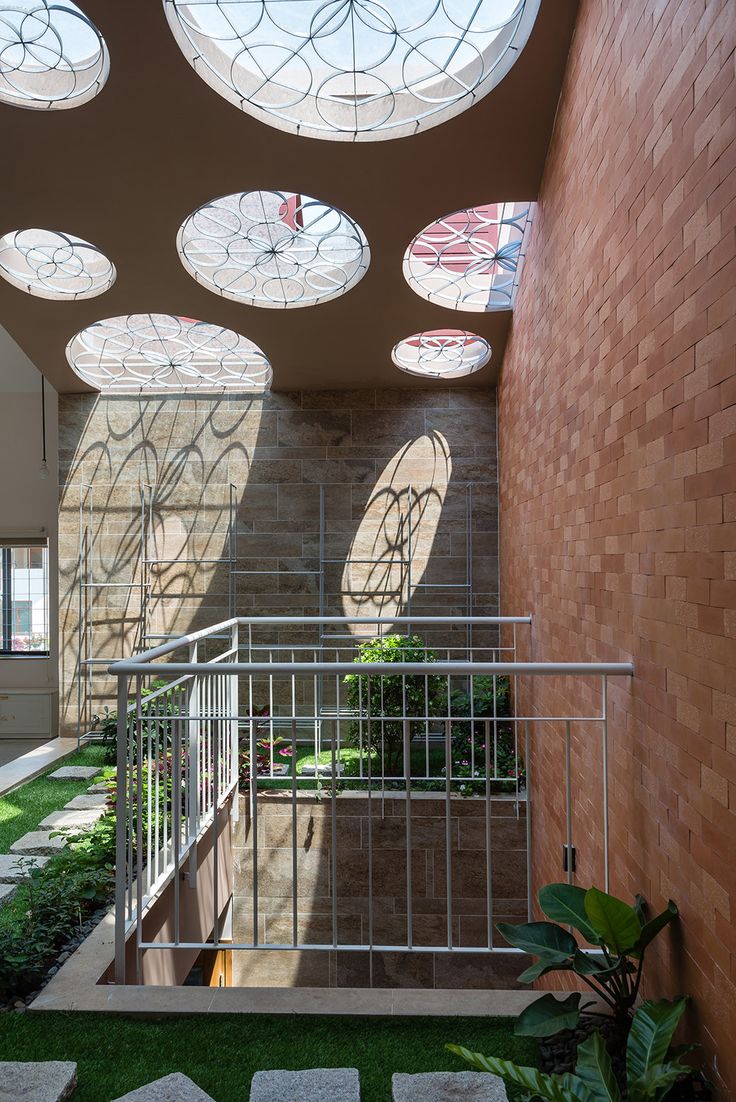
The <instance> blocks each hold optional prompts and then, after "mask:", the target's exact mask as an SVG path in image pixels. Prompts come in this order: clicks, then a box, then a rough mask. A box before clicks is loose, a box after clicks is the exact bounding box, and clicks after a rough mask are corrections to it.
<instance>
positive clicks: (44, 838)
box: [0, 765, 108, 1102]
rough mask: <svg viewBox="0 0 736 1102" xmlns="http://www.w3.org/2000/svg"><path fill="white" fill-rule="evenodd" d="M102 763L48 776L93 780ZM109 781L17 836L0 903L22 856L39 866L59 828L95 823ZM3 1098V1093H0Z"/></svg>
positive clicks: (5, 862)
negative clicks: (19, 836)
mask: <svg viewBox="0 0 736 1102" xmlns="http://www.w3.org/2000/svg"><path fill="white" fill-rule="evenodd" d="M99 774H100V767H99V766H93V765H65V766H63V767H62V768H61V769H57V770H56V771H55V772H54V773H50V774H49V776H50V777H52V778H53V779H54V780H60V781H68V780H77V781H78V780H83V781H87V780H91V779H92V778H93V777H98V776H99ZM106 792H107V785H106V784H93V785H92V786H91V787H90V788H88V789H87V791H86V792H85V793H83V794H82V795H80V796H74V797H73V799H71V800H69V801H68V803H66V804H64V807H63V808H61V809H60V810H59V811H52V812H51V814H50V815H47V816H46V818H45V819H42V820H41V822H40V823H39V824H38V827H37V828H36V830H31V831H29V832H28V833H27V834H24V835H23V836H22V838H18V839H17V840H16V841H15V842H13V843H12V844H11V846H10V853H0V907H2V905H3V904H4V903H7V902H8V901H9V900H10V899H11V898H12V896H13V893H14V892H15V889H16V887H17V886H18V884H19V883H20V882H21V881H22V880H25V879H26V877H27V876H28V873H29V872H30V869H31V866H30V865H28V864H27V863H26V861H24V864H23V866H19V865H18V862H19V861H20V860H22V859H27V861H31V860H32V861H33V862H34V864H35V865H36V866H38V867H41V866H42V865H45V864H46V862H47V861H48V859H49V857H54V856H55V855H56V854H57V853H60V852H61V850H63V848H64V846H65V845H66V840H65V838H64V836H63V835H61V834H58V833H57V831H64V832H71V831H75V832H76V831H79V830H86V829H88V828H89V827H91V826H94V824H95V823H96V822H98V820H99V819H101V818H102V816H103V815H105V814H106V812H107V810H108V806H107V799H106ZM0 1102H2V1094H1V1093H0Z"/></svg>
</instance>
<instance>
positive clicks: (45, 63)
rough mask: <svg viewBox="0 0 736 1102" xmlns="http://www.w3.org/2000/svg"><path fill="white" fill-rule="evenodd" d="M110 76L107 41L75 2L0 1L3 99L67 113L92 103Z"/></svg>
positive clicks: (39, 0) (0, 64) (1, 93)
mask: <svg viewBox="0 0 736 1102" xmlns="http://www.w3.org/2000/svg"><path fill="white" fill-rule="evenodd" d="M109 72H110V56H109V54H108V51H107V46H106V44H105V40H104V38H103V37H102V35H101V34H100V32H99V31H98V30H97V27H96V26H95V25H94V23H93V22H92V21H91V20H90V19H88V18H87V16H86V15H85V14H84V12H83V11H81V10H80V9H79V8H78V7H77V5H76V4H73V3H72V2H71V0H59V2H54V0H0V101H2V102H3V103H10V104H13V105H14V106H15V107H26V108H29V109H31V110H39V111H47V110H56V111H58V110H63V109H65V108H69V107H78V106H80V104H83V103H86V102H87V101H88V100H90V99H92V98H93V97H94V96H96V95H97V93H98V92H99V91H100V89H101V88H102V87H103V85H104V83H105V81H106V80H107V77H108V74H109Z"/></svg>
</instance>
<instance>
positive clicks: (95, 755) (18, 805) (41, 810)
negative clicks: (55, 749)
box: [0, 746, 105, 853]
mask: <svg viewBox="0 0 736 1102" xmlns="http://www.w3.org/2000/svg"><path fill="white" fill-rule="evenodd" d="M104 758H105V751H104V749H103V747H102V746H85V747H84V748H83V749H82V750H79V751H78V752H77V753H76V754H72V755H71V757H68V758H65V759H64V760H63V761H58V762H56V764H55V765H52V766H50V768H49V769H47V770H46V772H45V773H42V774H41V776H40V777H36V779H35V780H34V781H29V782H28V784H24V785H22V787H21V788H16V789H15V790H14V791H13V792H9V793H8V795H7V796H0V853H8V852H9V851H10V847H11V845H12V844H13V842H16V841H17V840H18V838H21V837H22V836H23V835H24V834H27V833H28V831H29V830H35V829H36V827H37V826H38V824H39V823H40V822H41V820H42V819H45V818H46V816H47V815H50V814H51V812H52V811H58V810H59V809H60V808H62V807H63V806H64V804H65V803H67V802H68V801H69V800H71V799H72V797H73V796H80V795H81V794H82V793H83V792H86V791H87V789H88V788H89V786H90V784H91V783H92V782H91V781H52V780H49V776H48V775H49V773H53V772H54V771H55V770H56V769H61V768H62V767H63V766H65V765H99V766H100V769H102V766H103V763H104Z"/></svg>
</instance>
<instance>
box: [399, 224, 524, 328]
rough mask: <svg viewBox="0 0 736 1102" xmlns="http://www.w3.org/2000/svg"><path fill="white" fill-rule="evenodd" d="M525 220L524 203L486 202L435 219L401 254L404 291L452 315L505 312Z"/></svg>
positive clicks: (510, 302)
mask: <svg viewBox="0 0 736 1102" xmlns="http://www.w3.org/2000/svg"><path fill="white" fill-rule="evenodd" d="M528 221H529V204H528V203H490V204H488V205H487V206H484V207H471V208H470V209H468V210H459V211H456V212H455V213H454V214H450V215H448V216H447V217H446V218H440V219H439V221H437V222H433V223H432V225H431V226H427V228H426V229H425V230H422V232H421V233H420V234H419V235H418V236H417V237H415V238H414V240H413V241H412V243H411V245H410V246H409V248H408V249H407V250H406V253H405V254H404V275H405V277H406V279H407V282H408V283H409V286H410V287H411V288H412V290H413V291H416V293H417V294H418V295H421V297H422V298H426V299H429V301H430V302H436V303H437V304H438V305H440V306H449V307H450V308H451V309H453V310H472V311H475V312H481V311H488V310H507V309H509V308H510V307H511V306H512V305H513V300H514V293H515V291H516V286H517V283H518V278H519V273H520V262H521V257H522V254H523V248H522V246H523V239H524V231H525V229H526V226H527V223H528Z"/></svg>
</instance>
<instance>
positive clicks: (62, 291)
mask: <svg viewBox="0 0 736 1102" xmlns="http://www.w3.org/2000/svg"><path fill="white" fill-rule="evenodd" d="M116 275H117V272H116V271H115V265H114V264H113V263H112V261H111V260H108V258H107V257H106V256H105V254H104V253H103V252H101V250H100V249H98V248H97V246H96V245H91V244H90V243H89V241H84V240H83V239H82V238H81V237H74V236H72V235H71V234H68V233H59V232H57V231H55V230H40V229H28V230H13V231H11V232H10V233H6V234H5V235H4V236H3V237H0V276H2V277H3V278H4V279H6V280H7V281H8V283H11V284H12V285H13V287H17V288H18V289H19V290H21V291H26V292H27V293H28V294H29V295H36V296H37V297H38V298H50V299H61V300H70V299H78V298H95V297H96V296H97V295H102V294H104V292H105V291H107V290H108V288H110V287H111V286H112V285H113V283H114V282H115V277H116Z"/></svg>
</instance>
